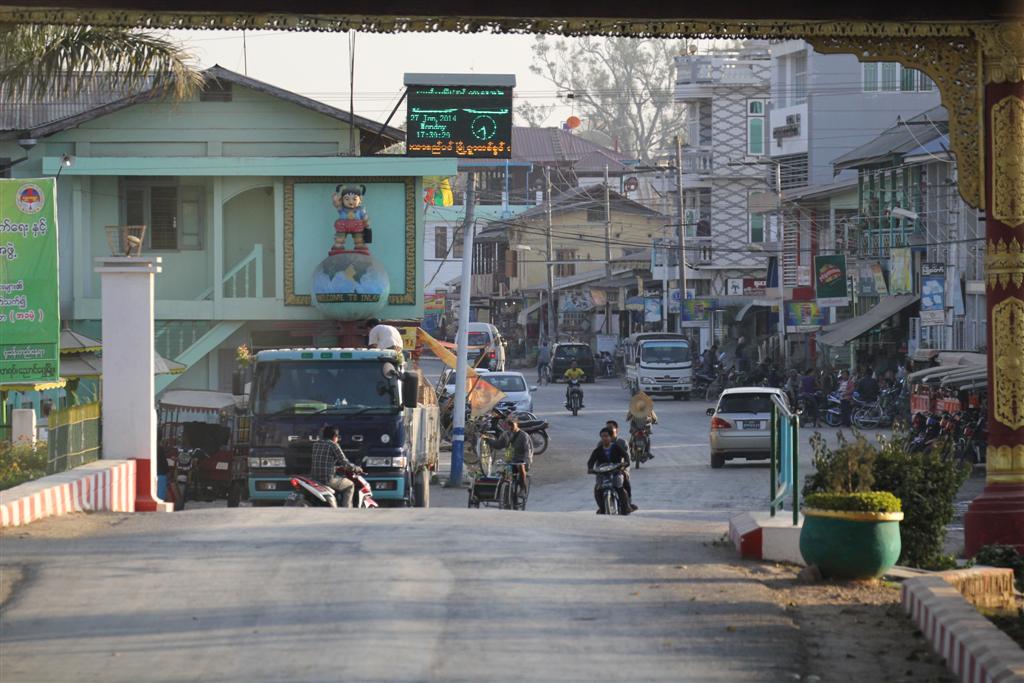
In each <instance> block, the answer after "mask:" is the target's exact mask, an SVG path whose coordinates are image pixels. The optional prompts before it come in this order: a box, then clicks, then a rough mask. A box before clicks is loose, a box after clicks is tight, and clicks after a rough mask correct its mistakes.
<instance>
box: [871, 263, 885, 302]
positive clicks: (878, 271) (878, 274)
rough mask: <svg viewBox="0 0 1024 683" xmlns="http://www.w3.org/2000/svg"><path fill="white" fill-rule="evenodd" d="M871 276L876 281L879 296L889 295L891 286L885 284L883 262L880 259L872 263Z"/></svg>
mask: <svg viewBox="0 0 1024 683" xmlns="http://www.w3.org/2000/svg"><path fill="white" fill-rule="evenodd" d="M871 276H872V278H873V279H874V281H875V291H876V292H877V293H878V296H889V288H888V287H886V286H885V273H884V272H882V264H881V263H879V262H878V261H875V262H874V263H872V264H871Z"/></svg>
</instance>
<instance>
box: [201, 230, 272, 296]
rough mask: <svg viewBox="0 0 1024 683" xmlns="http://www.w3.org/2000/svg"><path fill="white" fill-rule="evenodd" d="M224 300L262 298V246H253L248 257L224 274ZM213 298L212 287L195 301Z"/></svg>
mask: <svg viewBox="0 0 1024 683" xmlns="http://www.w3.org/2000/svg"><path fill="white" fill-rule="evenodd" d="M223 285H224V289H223V295H224V298H225V299H259V298H262V297H263V245H262V244H254V245H253V246H252V251H250V252H249V254H248V256H246V257H245V258H243V259H242V260H241V261H239V262H238V263H236V264H235V265H234V267H233V268H231V270H229V271H228V272H226V273H224V282H223ZM212 298H213V287H212V286H211V287H207V288H206V290H205V291H204V292H202V293H201V294H200V295H199V296H197V297H196V300H197V301H209V300H210V299H212Z"/></svg>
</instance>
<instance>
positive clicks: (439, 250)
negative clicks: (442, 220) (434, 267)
mask: <svg viewBox="0 0 1024 683" xmlns="http://www.w3.org/2000/svg"><path fill="white" fill-rule="evenodd" d="M447 256H448V226H446V225H437V226H435V227H434V258H439V259H443V258H445V257H447Z"/></svg>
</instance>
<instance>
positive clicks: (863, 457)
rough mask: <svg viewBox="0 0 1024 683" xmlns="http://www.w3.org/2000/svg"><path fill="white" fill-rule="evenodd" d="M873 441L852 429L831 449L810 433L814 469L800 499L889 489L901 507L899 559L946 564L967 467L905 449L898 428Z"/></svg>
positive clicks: (938, 455) (937, 565)
mask: <svg viewBox="0 0 1024 683" xmlns="http://www.w3.org/2000/svg"><path fill="white" fill-rule="evenodd" d="M878 440H879V446H878V447H876V446H874V445H872V444H870V443H869V442H868V440H867V439H865V438H864V436H863V435H862V434H860V433H858V432H856V431H855V432H854V439H853V441H852V442H851V441H847V440H846V438H845V437H843V436H842V435H841V434H840V440H839V446H838V448H836V449H835V450H833V449H831V448H829V447H828V446H827V445H826V444H825V441H824V439H823V438H822V437H821V435H820V434H815V435H814V437H813V438H812V439H811V445H812V447H813V448H814V457H813V458H812V462H813V464H814V467H815V469H816V470H817V471H816V472H815V473H814V474H812V475H810V476H808V477H807V478H806V480H805V485H804V490H803V495H804V497H807V496H809V495H810V494H812V493H820V492H835V491H842V492H850V493H853V492H858V491H865V490H868V489H870V488H874V489H876V490H879V491H889V492H890V493H892V494H893V495H894V496H896V497H897V498H899V499H900V501H901V503H902V507H903V515H904V517H903V522H901V523H900V537H901V542H902V546H903V550H902V552H901V555H900V563H901V564H905V565H909V566H912V567H922V568H925V569H936V568H944V567H946V566H948V565H949V558H948V557H946V556H944V555H943V554H942V546H943V541H944V540H945V537H946V525H947V524H949V522H950V521H952V519H953V515H954V514H955V510H954V508H953V499H954V498H955V497H956V492H957V491H958V490H959V489H960V486H961V485H962V484H963V482H964V480H965V479H966V478H967V476H968V474H969V473H970V470H969V468H968V467H967V466H964V465H961V464H959V463H958V462H957V461H956V460H954V459H951V458H946V457H943V455H942V454H941V452H940V451H938V450H932V451H930V452H928V453H910V452H909V450H908V447H909V445H910V439H909V437H908V436H907V434H906V432H905V431H903V430H899V429H897V430H895V431H894V432H893V436H892V438H889V439H886V438H884V437H879V439H878Z"/></svg>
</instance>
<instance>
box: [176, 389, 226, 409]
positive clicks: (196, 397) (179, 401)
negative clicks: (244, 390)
mask: <svg viewBox="0 0 1024 683" xmlns="http://www.w3.org/2000/svg"><path fill="white" fill-rule="evenodd" d="M241 400H242V397H241V396H237V397H236V396H233V395H231V394H228V393H224V392H221V391H206V390H203V389H171V390H170V391H165V392H164V393H163V395H162V396H161V397H160V400H159V403H160V405H161V406H163V407H165V408H166V407H170V406H175V407H178V408H196V409H203V410H211V411H213V410H226V409H228V408H234V407H235V406H237V405H238V404H239V402H240V401H241Z"/></svg>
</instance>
